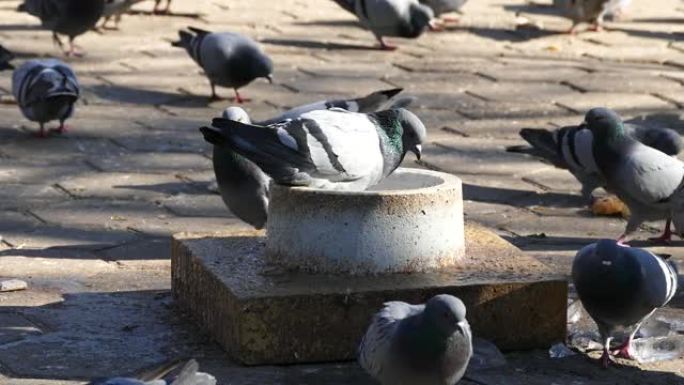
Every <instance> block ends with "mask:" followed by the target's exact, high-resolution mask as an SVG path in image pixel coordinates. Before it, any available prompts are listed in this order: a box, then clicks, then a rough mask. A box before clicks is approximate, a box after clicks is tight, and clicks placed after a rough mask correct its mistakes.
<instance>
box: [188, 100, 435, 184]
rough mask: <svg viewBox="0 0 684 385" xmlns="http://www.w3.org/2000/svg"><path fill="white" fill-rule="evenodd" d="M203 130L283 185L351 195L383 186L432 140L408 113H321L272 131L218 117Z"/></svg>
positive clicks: (399, 111) (271, 127) (286, 123)
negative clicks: (380, 183)
mask: <svg viewBox="0 0 684 385" xmlns="http://www.w3.org/2000/svg"><path fill="white" fill-rule="evenodd" d="M200 131H201V132H202V134H203V135H204V139H205V140H206V141H208V142H209V143H212V144H214V145H216V146H227V147H229V148H230V149H232V150H233V151H235V152H237V153H238V154H240V155H242V156H244V157H246V158H248V159H249V160H251V161H252V162H254V163H255V164H256V165H257V166H259V168H260V169H261V170H263V171H264V172H265V173H266V174H267V175H269V176H270V177H271V178H273V180H274V181H275V182H276V183H278V184H283V185H290V186H307V187H313V188H321V189H330V190H349V191H362V190H366V189H367V188H368V187H370V186H373V185H375V184H377V183H378V182H379V181H380V180H382V179H383V178H385V177H386V176H388V175H389V174H391V173H392V172H393V171H394V170H395V169H396V168H397V167H399V164H400V163H401V162H402V160H403V159H404V156H405V155H406V153H407V152H408V151H411V152H413V153H415V154H416V156H417V157H418V158H419V159H420V154H421V144H422V143H423V142H424V141H425V138H426V135H427V132H426V129H425V126H424V125H423V123H422V122H421V121H420V119H418V117H417V116H416V115H414V114H413V113H412V112H410V111H408V110H406V109H396V110H385V111H379V112H375V113H370V114H363V113H356V112H349V111H346V110H342V109H330V110H318V111H311V112H307V113H305V114H303V115H301V116H300V117H299V118H297V119H293V120H289V121H286V122H282V123H278V124H273V125H270V126H257V125H250V124H244V123H240V122H236V121H232V120H228V119H223V118H216V119H214V120H213V121H212V126H211V127H206V126H205V127H201V128H200Z"/></svg>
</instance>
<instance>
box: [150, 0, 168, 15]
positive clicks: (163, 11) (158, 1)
mask: <svg viewBox="0 0 684 385" xmlns="http://www.w3.org/2000/svg"><path fill="white" fill-rule="evenodd" d="M161 2H162V0H154V10H152V12H153V13H157V14H169V13H171V0H166V7H164V9H159V4H161Z"/></svg>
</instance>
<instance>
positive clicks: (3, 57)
mask: <svg viewBox="0 0 684 385" xmlns="http://www.w3.org/2000/svg"><path fill="white" fill-rule="evenodd" d="M12 60H14V54H13V53H12V52H11V51H10V50H8V49H7V48H5V47H3V46H2V45H0V71H4V70H13V69H14V66H13V65H12V63H10V62H11V61H12Z"/></svg>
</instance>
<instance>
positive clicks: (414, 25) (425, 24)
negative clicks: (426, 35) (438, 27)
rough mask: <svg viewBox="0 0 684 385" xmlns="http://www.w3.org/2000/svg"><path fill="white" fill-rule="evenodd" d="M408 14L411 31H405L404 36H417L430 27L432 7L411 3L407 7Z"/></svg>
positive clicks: (432, 14)
mask: <svg viewBox="0 0 684 385" xmlns="http://www.w3.org/2000/svg"><path fill="white" fill-rule="evenodd" d="M409 15H410V21H411V31H407V32H408V33H406V36H405V37H418V36H420V35H421V34H422V33H423V32H425V30H426V29H428V28H432V25H431V22H432V19H434V18H435V13H434V12H433V11H432V8H430V7H428V6H427V5H424V4H418V3H415V4H411V7H410V8H409Z"/></svg>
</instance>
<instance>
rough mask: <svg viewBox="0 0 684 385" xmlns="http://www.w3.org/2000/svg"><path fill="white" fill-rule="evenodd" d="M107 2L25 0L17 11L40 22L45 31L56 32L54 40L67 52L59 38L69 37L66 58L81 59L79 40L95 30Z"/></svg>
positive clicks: (53, 33)
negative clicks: (27, 14)
mask: <svg viewBox="0 0 684 385" xmlns="http://www.w3.org/2000/svg"><path fill="white" fill-rule="evenodd" d="M104 2H105V0H24V3H23V4H21V5H19V8H18V9H17V10H18V11H20V12H27V13H29V14H31V15H33V16H36V17H37V18H39V19H40V21H41V23H42V25H43V28H45V29H49V30H50V31H52V38H53V40H54V41H55V43H57V44H58V45H59V47H60V48H63V44H62V41H61V40H60V39H59V36H58V35H66V36H67V37H69V50H68V51H66V52H65V53H66V55H67V56H70V55H74V56H81V55H82V53H81V52H80V51H79V50H78V47H77V46H76V45H75V44H74V39H75V38H76V36H79V35H82V34H84V33H86V32H88V31H89V30H91V29H93V28H94V27H95V25H96V24H97V21H98V20H100V17H101V16H102V12H103V11H104V5H105V4H104Z"/></svg>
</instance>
